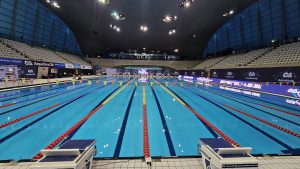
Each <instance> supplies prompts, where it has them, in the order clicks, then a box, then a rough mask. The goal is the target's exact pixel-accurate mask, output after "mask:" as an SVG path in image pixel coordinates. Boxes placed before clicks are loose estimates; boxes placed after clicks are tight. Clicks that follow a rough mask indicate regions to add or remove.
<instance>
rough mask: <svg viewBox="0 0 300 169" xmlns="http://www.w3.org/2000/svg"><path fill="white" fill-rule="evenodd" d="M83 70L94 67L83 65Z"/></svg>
mask: <svg viewBox="0 0 300 169" xmlns="http://www.w3.org/2000/svg"><path fill="white" fill-rule="evenodd" d="M80 67H81V69H92V66H86V65H81V66H80Z"/></svg>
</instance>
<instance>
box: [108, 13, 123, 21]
mask: <svg viewBox="0 0 300 169" xmlns="http://www.w3.org/2000/svg"><path fill="white" fill-rule="evenodd" d="M110 15H111V16H112V17H113V18H114V19H115V20H121V21H122V20H125V19H126V17H125V15H123V14H119V13H118V12H116V11H114V12H112V13H111V14H110Z"/></svg>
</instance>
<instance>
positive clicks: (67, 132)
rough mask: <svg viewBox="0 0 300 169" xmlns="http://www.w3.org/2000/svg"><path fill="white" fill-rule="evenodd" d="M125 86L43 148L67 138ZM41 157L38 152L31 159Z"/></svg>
mask: <svg viewBox="0 0 300 169" xmlns="http://www.w3.org/2000/svg"><path fill="white" fill-rule="evenodd" d="M124 88H125V86H124V87H123V88H121V89H119V90H118V91H117V92H115V93H114V94H113V95H112V96H110V97H108V98H107V99H106V100H105V101H104V102H103V103H102V104H100V105H99V106H97V107H96V108H94V109H93V110H92V111H91V112H90V113H88V114H87V115H86V116H85V117H84V118H83V119H81V120H80V121H79V122H77V123H76V124H75V125H74V126H73V127H71V128H70V129H69V130H67V131H66V132H65V133H63V134H62V135H61V136H60V137H58V138H57V139H55V140H54V141H53V142H52V143H50V144H49V145H48V146H46V147H45V149H53V148H54V147H55V146H56V145H57V144H59V143H60V142H61V141H63V140H64V139H65V138H67V137H68V136H69V135H70V134H72V133H73V132H74V131H75V130H77V129H78V128H79V127H80V126H81V125H82V124H83V123H84V122H86V121H87V120H88V119H89V118H90V117H91V116H92V115H94V114H95V113H96V112H97V111H99V110H100V109H101V108H102V107H103V106H104V105H105V104H106V103H107V102H109V100H111V99H112V98H113V97H115V96H116V95H117V94H118V93H119V92H121V91H122V90H123V89H124ZM42 157H43V154H42V153H41V152H39V153H38V154H36V155H35V156H34V157H33V159H35V160H38V159H40V158H42Z"/></svg>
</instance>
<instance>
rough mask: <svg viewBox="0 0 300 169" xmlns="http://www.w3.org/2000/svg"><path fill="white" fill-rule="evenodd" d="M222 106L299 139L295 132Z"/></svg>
mask: <svg viewBox="0 0 300 169" xmlns="http://www.w3.org/2000/svg"><path fill="white" fill-rule="evenodd" d="M224 106H225V107H227V108H229V109H231V110H234V111H235V112H238V113H240V114H243V115H245V116H248V117H250V118H252V119H254V120H257V121H259V122H262V123H264V124H267V125H269V126H271V127H273V128H276V129H278V130H281V131H283V132H285V133H288V134H290V135H292V136H295V137H298V138H300V134H299V133H296V132H294V131H291V130H288V129H286V128H284V127H281V126H278V125H276V124H274V123H271V122H269V121H267V120H264V119H261V118H258V117H256V116H254V115H252V114H249V113H246V112H243V111H241V110H238V109H236V108H234V107H231V106H229V105H226V104H224Z"/></svg>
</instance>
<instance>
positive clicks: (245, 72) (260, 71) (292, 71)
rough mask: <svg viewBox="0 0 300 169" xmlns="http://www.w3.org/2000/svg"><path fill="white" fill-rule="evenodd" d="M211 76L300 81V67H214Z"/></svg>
mask: <svg viewBox="0 0 300 169" xmlns="http://www.w3.org/2000/svg"><path fill="white" fill-rule="evenodd" d="M210 76H211V77H212V78H220V79H231V80H243V81H253V82H299V81H300V67H275V68H245V69H212V70H210Z"/></svg>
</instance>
